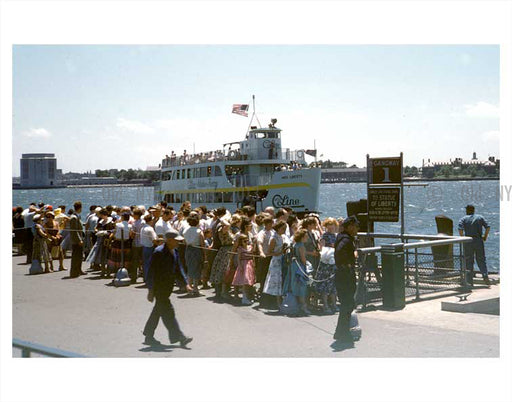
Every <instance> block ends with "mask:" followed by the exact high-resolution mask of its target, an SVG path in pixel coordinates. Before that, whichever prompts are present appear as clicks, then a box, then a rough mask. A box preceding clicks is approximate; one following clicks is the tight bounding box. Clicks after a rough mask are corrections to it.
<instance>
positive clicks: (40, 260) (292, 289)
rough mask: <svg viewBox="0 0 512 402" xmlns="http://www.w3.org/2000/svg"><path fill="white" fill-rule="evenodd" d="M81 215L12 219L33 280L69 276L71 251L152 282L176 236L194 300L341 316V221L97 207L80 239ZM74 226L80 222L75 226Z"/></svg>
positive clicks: (50, 211) (100, 267)
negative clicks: (206, 292) (153, 266)
mask: <svg viewBox="0 0 512 402" xmlns="http://www.w3.org/2000/svg"><path fill="white" fill-rule="evenodd" d="M77 210H78V214H77ZM80 212H81V204H80V203H79V202H77V203H75V205H74V208H73V209H70V210H68V211H66V208H65V206H63V205H61V206H59V207H58V208H55V209H54V208H53V206H52V205H47V204H43V203H41V204H39V205H36V204H35V203H33V204H31V205H30V206H29V207H28V208H27V209H25V210H23V208H22V207H16V208H14V209H13V229H14V231H13V233H14V242H15V244H18V245H19V246H20V249H22V250H23V252H24V253H26V254H27V263H30V264H31V272H33V273H39V272H52V271H54V270H56V269H58V270H66V268H65V267H64V264H63V260H64V257H65V255H66V252H68V251H69V250H71V251H72V254H76V253H75V251H77V252H78V253H79V259H80V262H81V261H85V264H86V265H89V268H90V270H91V271H99V273H100V276H102V277H105V278H108V277H112V275H114V274H115V273H116V272H117V270H118V269H119V268H120V267H121V266H124V267H125V268H126V269H127V270H128V273H129V276H130V279H131V282H132V283H136V282H137V280H138V278H141V280H142V281H144V282H146V281H147V274H148V270H149V266H150V263H151V257H152V253H153V251H154V249H155V247H156V246H158V245H160V244H162V243H163V242H164V234H165V233H166V232H168V231H169V230H171V229H174V230H176V231H177V232H178V233H179V234H180V236H183V238H184V240H183V241H182V242H180V244H179V247H178V253H179V257H180V258H179V259H180V269H181V271H182V277H183V278H185V279H184V280H181V281H179V283H177V285H178V286H179V288H180V291H181V292H186V293H188V295H190V297H195V296H200V295H201V293H200V291H201V290H202V289H209V288H211V287H213V288H214V289H215V298H216V299H217V300H219V301H220V300H231V301H239V302H240V303H241V304H242V305H251V304H253V303H254V302H255V301H260V303H265V304H266V305H267V306H272V305H273V306H275V307H279V306H281V305H282V303H283V298H284V297H285V296H286V295H287V294H288V293H290V294H293V295H294V296H296V297H297V301H298V303H299V307H300V312H301V313H302V314H310V311H311V309H312V308H314V309H317V308H320V309H321V311H323V312H324V313H326V314H333V313H334V312H335V311H336V310H337V305H336V289H335V286H334V271H335V262H334V243H335V241H336V236H337V234H338V232H339V231H340V229H341V230H342V228H343V226H342V225H340V223H341V222H342V220H341V219H340V220H338V219H334V218H327V219H324V220H323V221H322V222H321V221H320V219H319V217H318V215H316V214H308V215H306V216H305V217H304V218H303V219H298V217H297V216H296V215H295V214H294V211H293V210H292V209H291V208H287V209H285V208H282V209H278V210H275V209H274V208H273V207H268V208H266V209H265V211H263V212H261V213H259V214H257V213H256V211H255V209H254V207H252V206H245V207H243V208H240V209H237V210H236V211H233V213H231V212H230V211H227V210H226V209H225V208H223V207H220V208H217V209H215V210H212V211H208V210H207V208H206V207H204V206H201V207H198V208H195V209H193V208H192V207H191V205H190V203H189V202H184V203H183V205H182V207H181V208H180V209H179V210H178V211H176V210H174V209H173V208H171V207H168V206H167V205H166V203H165V202H161V203H159V204H157V205H154V206H151V207H149V208H147V209H146V208H145V207H144V206H131V207H128V206H124V207H116V206H112V205H108V206H105V207H102V206H97V205H92V206H91V207H90V208H89V212H88V213H87V215H86V216H85V217H84V219H83V229H82V228H81V227H79V228H78V229H77V227H78V225H80V226H81V225H82V220H81V217H80V215H79V213H80ZM73 217H77V218H78V220H77V222H76V223H75V224H74V225H73V222H72V221H73V219H72V218H73ZM74 247H81V249H80V248H79V249H78V250H74V249H73V248H74ZM76 258H78V257H76ZM76 258H75V259H76ZM56 262H58V266H57V265H56ZM77 263H78V261H77V262H75V264H73V261H72V264H71V265H72V271H73V272H72V273H71V274H70V276H71V277H77V276H79V275H85V274H86V272H85V270H83V269H82V268H81V267H80V268H79V269H73V265H76V264H77Z"/></svg>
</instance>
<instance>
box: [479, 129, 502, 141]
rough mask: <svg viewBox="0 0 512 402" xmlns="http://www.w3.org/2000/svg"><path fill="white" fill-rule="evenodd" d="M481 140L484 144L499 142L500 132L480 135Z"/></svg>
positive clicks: (488, 132) (494, 131)
mask: <svg viewBox="0 0 512 402" xmlns="http://www.w3.org/2000/svg"><path fill="white" fill-rule="evenodd" d="M482 140H484V141H485V142H499V141H500V132H499V131H497V130H493V131H486V132H485V133H483V134H482Z"/></svg>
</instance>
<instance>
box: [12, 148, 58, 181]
mask: <svg viewBox="0 0 512 402" xmlns="http://www.w3.org/2000/svg"><path fill="white" fill-rule="evenodd" d="M20 172H21V177H20V185H21V187H53V186H56V185H57V177H56V174H57V158H55V154H22V155H21V159H20Z"/></svg>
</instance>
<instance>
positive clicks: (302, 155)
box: [297, 151, 304, 159]
mask: <svg viewBox="0 0 512 402" xmlns="http://www.w3.org/2000/svg"><path fill="white" fill-rule="evenodd" d="M297 158H298V159H303V158H304V151H297Z"/></svg>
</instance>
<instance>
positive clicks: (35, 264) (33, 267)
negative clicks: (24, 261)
mask: <svg viewBox="0 0 512 402" xmlns="http://www.w3.org/2000/svg"><path fill="white" fill-rule="evenodd" d="M43 272H44V270H43V267H42V266H41V263H40V262H39V260H32V264H30V268H29V270H28V273H29V274H30V275H36V274H42V273H43Z"/></svg>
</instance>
